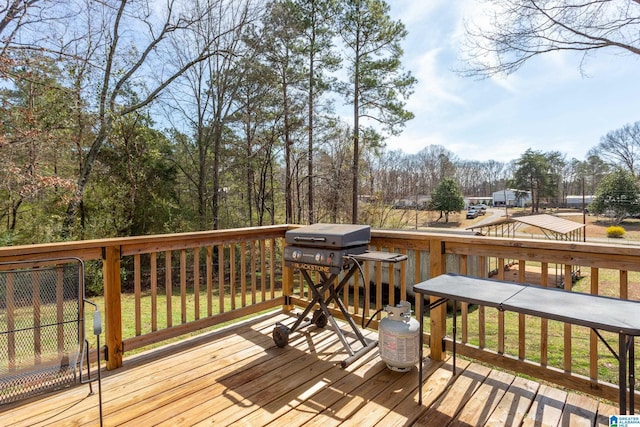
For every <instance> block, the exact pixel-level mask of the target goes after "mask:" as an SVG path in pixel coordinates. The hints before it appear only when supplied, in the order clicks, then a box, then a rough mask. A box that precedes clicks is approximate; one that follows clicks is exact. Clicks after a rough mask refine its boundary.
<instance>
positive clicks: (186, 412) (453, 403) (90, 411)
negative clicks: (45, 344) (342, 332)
mask: <svg viewBox="0 0 640 427" xmlns="http://www.w3.org/2000/svg"><path fill="white" fill-rule="evenodd" d="M283 320H284V321H289V322H290V321H291V320H290V319H289V318H288V316H286V315H284V314H272V315H268V316H263V317H261V318H257V319H254V320H252V321H251V322H249V323H243V324H242V325H240V326H237V327H228V328H226V329H224V330H221V331H217V332H214V333H209V334H206V335H202V336H199V337H196V338H192V339H190V340H186V341H181V342H179V343H176V344H172V345H168V346H166V347H163V348H162V349H158V350H153V351H150V352H147V353H144V354H139V355H136V356H133V357H129V358H125V362H124V367H123V368H121V369H118V370H115V371H110V372H105V373H104V375H103V378H102V390H103V414H104V418H103V420H104V425H105V426H116V425H118V426H120V425H130V426H136V427H143V426H151V425H167V426H186V425H189V426H190V425H215V426H225V425H234V426H236V425H246V426H265V425H270V426H287V427H293V426H302V425H305V426H313V425H317V426H322V427H329V426H337V425H344V426H374V425H379V426H394V425H398V426H409V425H424V426H437V427H442V426H517V425H523V426H571V427H573V426H583V425H584V426H594V425H595V426H608V425H609V422H608V416H609V415H612V414H615V413H617V409H616V407H615V406H611V405H609V404H605V403H599V402H598V401H596V400H594V399H592V398H590V397H585V396H581V395H577V394H573V393H567V392H565V391H561V390H557V389H554V388H550V387H548V386H545V385H540V384H538V383H537V382H534V381H530V380H526V379H523V378H519V377H515V376H514V375H512V374H510V373H505V372H502V371H497V370H492V369H491V368H487V367H485V366H481V365H479V364H476V363H469V362H466V361H463V360H460V359H459V360H458V362H459V363H458V366H459V368H460V369H459V372H458V375H457V376H456V377H455V378H452V375H451V366H450V364H448V363H445V364H442V363H433V362H429V361H427V362H425V363H426V365H425V382H424V389H423V405H422V406H418V404H417V369H414V370H412V371H411V372H408V373H398V372H393V371H391V370H389V369H388V368H387V367H386V365H385V364H384V363H383V362H382V361H381V360H380V357H379V355H378V352H377V351H372V352H371V353H369V354H368V355H365V356H364V357H363V358H361V359H360V360H358V361H356V362H354V363H353V364H352V365H350V366H348V367H347V368H346V369H342V368H340V366H339V362H340V361H341V360H342V359H344V358H345V352H344V349H343V348H342V345H341V343H340V341H339V340H338V339H337V337H336V335H335V334H333V333H332V331H331V329H330V328H326V329H324V330H318V329H316V328H315V327H310V328H308V329H307V330H306V331H305V332H304V333H295V334H293V335H292V336H291V342H290V345H289V346H287V347H286V348H283V349H280V348H277V347H276V346H275V345H274V343H273V340H272V338H271V331H272V330H273V326H274V324H275V322H276V321H283ZM371 334H372V335H373V337H375V333H373V332H372V333H371ZM337 364H338V365H337ZM94 389H95V390H96V393H95V394H94V395H91V396H88V390H89V387H88V386H87V385H81V386H77V387H74V388H71V389H67V390H63V391H61V392H56V393H50V394H47V395H44V396H42V397H38V398H33V399H30V400H27V401H23V402H21V403H20V404H11V405H5V406H2V407H0V425H1V426H9V425H11V426H32V425H38V426H49V425H51V426H59V425H65V426H67V425H78V426H84V425H98V424H99V410H98V396H97V385H96V386H95V387H94Z"/></svg>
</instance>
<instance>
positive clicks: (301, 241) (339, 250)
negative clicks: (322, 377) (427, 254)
mask: <svg viewBox="0 0 640 427" xmlns="http://www.w3.org/2000/svg"><path fill="white" fill-rule="evenodd" d="M285 241H286V243H287V246H285V248H284V261H285V266H287V267H292V268H295V269H298V270H300V272H301V273H302V276H303V277H304V280H305V282H306V283H307V284H309V288H310V289H311V292H312V293H313V298H312V300H311V301H310V302H309V304H308V305H307V307H306V308H305V310H304V312H303V313H302V314H300V315H299V316H298V319H297V320H296V321H295V322H294V324H293V325H292V326H290V327H287V326H285V325H283V324H281V323H277V324H276V326H275V328H274V330H273V340H274V342H275V343H276V345H277V346H278V347H284V346H286V345H287V344H288V342H289V335H290V334H291V333H293V332H294V331H296V330H298V329H301V328H304V327H307V326H309V325H312V324H313V325H316V326H317V327H318V328H324V327H325V326H326V325H327V322H330V323H331V326H332V328H333V330H334V331H335V333H336V335H337V336H338V338H339V339H340V341H341V343H342V345H343V347H344V349H345V350H346V351H347V353H348V354H349V357H347V358H346V359H345V360H343V361H342V363H341V365H342V367H343V368H344V367H346V366H348V365H349V364H350V363H351V362H353V361H354V360H356V359H357V358H359V357H360V356H362V355H363V354H365V353H367V352H369V351H370V350H372V349H374V348H375V347H376V346H377V344H378V342H377V341H373V340H368V339H366V338H365V337H364V335H362V332H361V331H360V329H358V326H357V325H356V323H355V322H354V321H353V319H352V317H351V315H350V313H349V311H348V310H347V308H346V307H345V305H344V303H343V302H342V300H341V299H340V295H341V293H342V290H343V288H344V286H345V285H346V284H347V283H348V282H349V280H350V279H351V278H352V277H353V276H354V274H355V273H356V272H357V271H358V269H359V264H360V263H361V262H364V261H376V262H388V263H396V262H400V261H404V260H406V259H407V256H406V255H403V254H396V253H390V252H377V251H369V250H368V246H369V242H370V241H371V227H369V226H368V225H350V224H313V225H309V226H306V227H300V228H297V229H295V230H289V231H287V233H286V234H285ZM310 271H313V272H317V273H318V276H319V277H320V281H319V283H315V282H314V281H313V279H312V278H311V274H310V273H309V272H310ZM343 273H344V274H343ZM341 274H342V278H340V280H339V281H338V280H337V279H338V278H339V276H340V275H341ZM336 283H337V285H336ZM356 292H357V291H356ZM332 302H334V303H335V305H337V306H338V308H339V309H340V311H341V312H342V315H343V316H344V318H345V320H346V321H347V323H348V324H349V326H350V327H351V329H352V330H353V332H354V333H355V335H356V337H357V341H358V342H359V347H360V348H359V349H354V348H353V347H352V344H350V343H349V341H348V340H347V338H346V337H345V335H344V333H343V331H342V330H341V329H340V327H339V326H338V323H337V322H336V320H335V319H334V317H333V315H332V314H331V311H330V310H329V307H328V306H329V304H331V303H332ZM316 307H317V308H316ZM314 308H316V310H315V311H314V313H313V316H312V317H311V318H309V317H308V315H309V313H310V312H311V310H313V309H314ZM354 344H357V343H356V342H354Z"/></svg>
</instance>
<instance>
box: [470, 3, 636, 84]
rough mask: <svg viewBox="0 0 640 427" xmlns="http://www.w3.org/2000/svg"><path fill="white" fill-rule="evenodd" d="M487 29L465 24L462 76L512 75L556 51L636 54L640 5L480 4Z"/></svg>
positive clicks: (483, 26)
mask: <svg viewBox="0 0 640 427" xmlns="http://www.w3.org/2000/svg"><path fill="white" fill-rule="evenodd" d="M484 3H486V6H485V7H483V9H484V10H488V11H491V12H493V13H492V14H491V15H490V16H489V26H488V27H487V26H486V25H482V24H477V23H471V24H468V25H467V42H468V46H467V48H468V49H467V52H468V55H469V68H468V69H466V70H463V73H464V74H467V75H471V76H481V77H488V76H491V75H494V74H498V73H506V74H510V73H513V72H515V71H516V70H518V69H519V68H520V67H521V66H522V65H523V64H524V63H525V62H527V61H528V60H529V59H531V58H533V57H535V56H537V55H540V54H544V53H549V52H555V51H573V52H581V53H582V54H583V58H586V56H587V55H589V54H590V53H592V52H595V51H597V50H599V49H603V48H615V49H618V50H621V51H624V52H627V53H631V54H634V55H640V39H639V38H638V32H639V31H640V0H621V1H611V0H592V1H585V0H562V1H555V0H484Z"/></svg>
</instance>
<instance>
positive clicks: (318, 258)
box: [315, 252, 324, 262]
mask: <svg viewBox="0 0 640 427" xmlns="http://www.w3.org/2000/svg"><path fill="white" fill-rule="evenodd" d="M315 260H316V262H322V261H324V255H322V254H321V253H320V252H318V253H317V254H316V257H315Z"/></svg>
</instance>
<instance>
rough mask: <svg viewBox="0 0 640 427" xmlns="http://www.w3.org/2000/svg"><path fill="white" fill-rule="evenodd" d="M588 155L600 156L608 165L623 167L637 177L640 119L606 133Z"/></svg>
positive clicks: (639, 159)
mask: <svg viewBox="0 0 640 427" xmlns="http://www.w3.org/2000/svg"><path fill="white" fill-rule="evenodd" d="M588 155H589V156H593V155H596V156H600V157H601V158H602V159H603V160H604V161H605V162H607V163H608V164H609V165H612V166H620V167H623V168H624V169H626V170H628V171H629V172H631V174H632V175H633V176H635V177H637V176H638V165H639V164H640V121H638V122H635V123H633V124H627V125H624V126H623V127H622V128H620V129H616V130H612V131H611V132H609V133H607V134H606V135H605V136H603V137H602V138H601V139H600V143H599V144H598V145H597V146H596V147H594V148H592V149H591V150H590V151H589V153H588Z"/></svg>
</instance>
